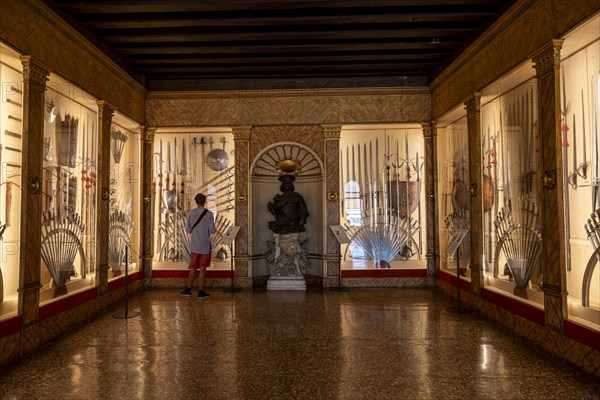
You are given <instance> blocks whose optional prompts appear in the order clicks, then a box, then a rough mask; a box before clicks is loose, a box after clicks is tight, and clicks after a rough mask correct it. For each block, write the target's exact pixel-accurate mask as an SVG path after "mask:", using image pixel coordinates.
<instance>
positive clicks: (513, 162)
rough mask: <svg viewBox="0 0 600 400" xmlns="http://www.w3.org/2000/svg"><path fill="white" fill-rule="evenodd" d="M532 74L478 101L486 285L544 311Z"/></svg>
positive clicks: (526, 69)
mask: <svg viewBox="0 0 600 400" xmlns="http://www.w3.org/2000/svg"><path fill="white" fill-rule="evenodd" d="M534 75H535V70H534V69H533V68H532V66H531V64H525V65H522V66H521V67H519V68H517V69H516V70H514V71H513V72H512V73H510V74H508V76H506V77H505V78H503V79H501V80H500V81H498V82H496V83H494V84H493V85H491V86H490V87H488V88H486V89H485V90H484V91H483V95H482V98H481V135H482V137H481V146H482V163H481V174H482V186H483V188H482V191H483V196H482V202H483V204H482V207H483V220H482V223H483V229H482V232H483V258H484V273H485V284H486V285H487V286H489V287H493V288H496V289H498V290H500V291H501V292H503V293H505V294H506V293H508V294H510V295H514V296H516V297H517V298H519V299H521V300H523V301H530V302H533V303H535V304H537V305H539V306H541V305H543V303H544V300H543V292H542V290H541V287H540V285H541V282H542V278H543V277H542V263H541V257H542V239H543V235H542V214H541V209H540V207H541V198H540V197H541V196H540V185H539V176H540V165H541V158H540V157H541V153H540V133H539V125H538V121H537V120H538V109H537V107H538V105H537V103H538V94H537V81H536V79H535V77H534Z"/></svg>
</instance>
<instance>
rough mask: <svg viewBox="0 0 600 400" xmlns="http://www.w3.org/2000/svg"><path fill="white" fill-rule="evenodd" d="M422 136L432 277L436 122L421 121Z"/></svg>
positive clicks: (431, 273)
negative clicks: (423, 141)
mask: <svg viewBox="0 0 600 400" xmlns="http://www.w3.org/2000/svg"><path fill="white" fill-rule="evenodd" d="M421 126H422V127H423V138H424V140H425V204H426V210H427V214H426V216H425V223H426V225H427V239H426V243H427V253H425V257H426V258H427V275H428V276H430V277H432V276H435V273H436V271H437V268H438V259H439V256H438V251H439V250H438V244H437V243H438V237H437V235H438V233H437V232H438V228H437V225H438V222H437V213H436V210H437V207H436V204H435V199H436V195H435V193H436V190H435V182H436V181H437V179H436V173H437V172H436V168H435V166H436V165H437V161H436V151H435V149H436V137H437V123H436V122H435V121H433V122H423V123H421Z"/></svg>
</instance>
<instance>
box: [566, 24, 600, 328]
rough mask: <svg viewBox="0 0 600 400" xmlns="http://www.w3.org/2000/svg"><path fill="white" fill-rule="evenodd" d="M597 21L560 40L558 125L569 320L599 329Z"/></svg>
mask: <svg viewBox="0 0 600 400" xmlns="http://www.w3.org/2000/svg"><path fill="white" fill-rule="evenodd" d="M599 39H600V17H598V16H596V17H595V18H593V19H592V20H590V21H588V22H587V23H585V24H583V25H582V26H580V27H578V28H577V29H576V30H575V31H573V32H572V33H571V34H569V35H568V36H567V37H566V38H565V42H564V43H563V47H562V50H561V74H560V78H561V96H562V97H561V119H562V135H563V138H562V139H563V144H564V147H563V162H564V169H565V172H566V173H565V175H564V176H563V179H564V182H565V183H564V186H565V188H566V189H567V190H568V193H566V194H565V205H566V207H565V208H566V210H567V213H566V215H565V227H566V238H565V240H566V243H567V254H566V257H567V259H566V265H567V290H568V292H569V296H568V315H569V319H572V320H574V321H576V322H579V323H582V324H584V325H588V326H591V327H593V328H595V329H599V328H600V267H599V266H598V264H599V261H598V260H599V254H600V250H599V249H600V164H599V162H598V159H599V157H600V105H599V104H600V60H599V59H600V42H599Z"/></svg>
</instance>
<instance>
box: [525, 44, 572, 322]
mask: <svg viewBox="0 0 600 400" xmlns="http://www.w3.org/2000/svg"><path fill="white" fill-rule="evenodd" d="M562 43H563V41H562V40H552V41H551V42H550V43H548V44H547V45H546V46H544V47H543V48H541V49H539V50H538V51H537V52H535V53H534V54H533V55H531V59H532V61H533V63H534V68H535V72H536V77H537V84H538V113H539V114H538V121H540V123H539V127H540V135H541V138H540V141H541V150H542V151H541V154H542V155H541V158H542V160H541V163H542V166H541V169H542V176H541V179H540V181H541V186H542V187H541V188H540V189H541V190H540V192H541V193H542V195H541V198H542V204H541V210H542V224H543V232H544V240H543V242H542V248H543V250H542V269H543V282H544V284H543V288H542V289H543V290H544V310H545V316H546V326H548V327H551V328H554V329H558V330H562V327H563V324H562V323H563V319H565V318H566V316H567V292H566V287H567V286H566V270H567V266H566V246H567V245H568V244H567V243H565V219H564V218H565V213H566V212H568V210H565V208H564V197H563V195H564V191H565V190H568V188H567V187H565V183H564V182H563V180H562V179H560V177H562V176H563V158H562V152H561V149H562V136H561V114H560V49H561V47H562Z"/></svg>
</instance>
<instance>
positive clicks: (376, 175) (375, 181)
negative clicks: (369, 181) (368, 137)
mask: <svg viewBox="0 0 600 400" xmlns="http://www.w3.org/2000/svg"><path fill="white" fill-rule="evenodd" d="M378 182H379V138H378V137H377V138H375V179H374V185H375V186H374V188H375V193H374V197H373V202H374V204H375V210H376V211H377V210H379V191H380V190H381V189H380V188H379V185H378Z"/></svg>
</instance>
